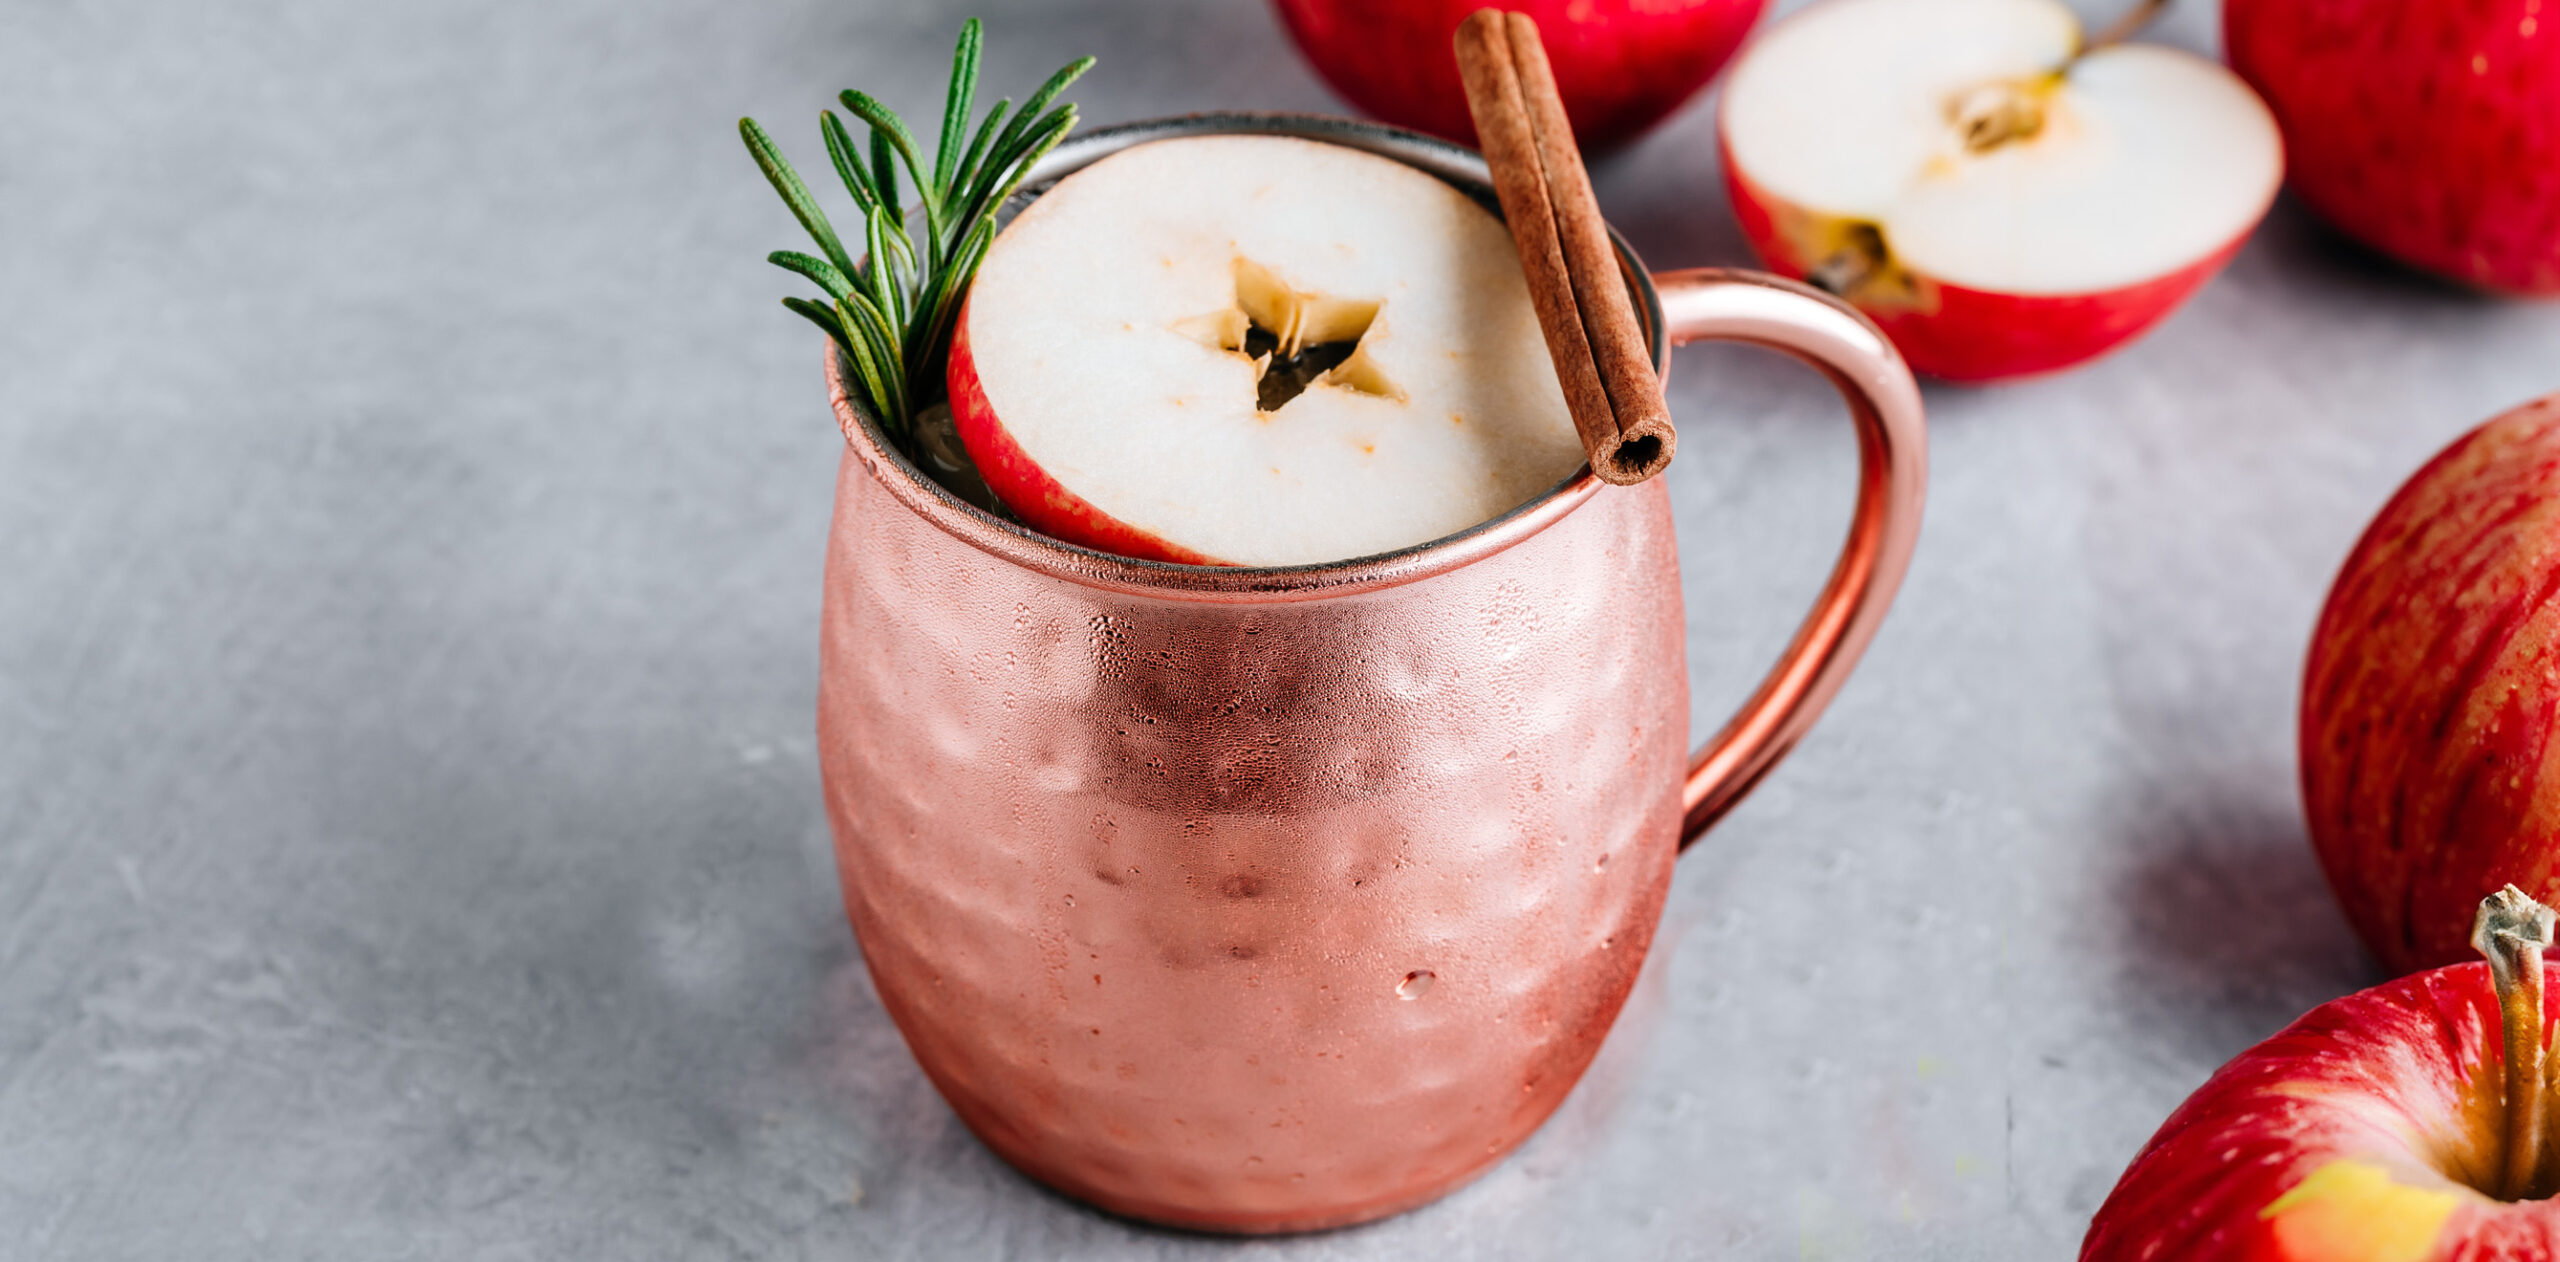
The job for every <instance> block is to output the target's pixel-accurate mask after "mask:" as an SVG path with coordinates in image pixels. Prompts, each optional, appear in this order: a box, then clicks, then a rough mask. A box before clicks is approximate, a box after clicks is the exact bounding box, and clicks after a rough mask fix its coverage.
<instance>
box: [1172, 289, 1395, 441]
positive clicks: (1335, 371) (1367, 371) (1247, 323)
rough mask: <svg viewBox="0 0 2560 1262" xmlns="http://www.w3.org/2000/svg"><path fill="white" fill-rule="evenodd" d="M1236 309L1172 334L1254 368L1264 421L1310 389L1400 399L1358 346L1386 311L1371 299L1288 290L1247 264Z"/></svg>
mask: <svg viewBox="0 0 2560 1262" xmlns="http://www.w3.org/2000/svg"><path fill="white" fill-rule="evenodd" d="M1235 279H1236V300H1235V305H1233V306H1230V307H1221V308H1219V309H1218V310H1216V311H1212V312H1208V313H1207V314H1205V315H1196V316H1192V317H1190V318H1189V319H1186V320H1183V321H1181V322H1179V323H1177V324H1176V325H1175V326H1174V327H1175V329H1176V330H1177V331H1179V332H1181V333H1182V334H1183V335H1184V336H1186V337H1189V338H1191V339H1192V340H1194V341H1197V342H1199V343H1201V344H1203V345H1206V346H1213V347H1216V348H1217V349H1219V350H1223V351H1233V352H1235V353H1236V354H1239V355H1242V356H1244V357H1245V358H1247V359H1250V360H1252V361H1253V364H1254V368H1255V370H1256V382H1255V387H1254V407H1255V408H1256V410H1258V411H1260V412H1262V413H1264V414H1265V415H1268V414H1270V413H1273V412H1277V411H1279V410H1280V409H1281V408H1282V407H1283V406H1285V405H1286V404H1287V403H1288V402H1289V400H1291V399H1294V398H1297V397H1298V396H1299V395H1301V394H1304V393H1306V391H1307V389H1308V387H1310V386H1318V385H1325V386H1340V387H1342V388H1344V389H1346V390H1355V391H1358V392H1360V393H1362V394H1373V395H1378V396H1380V397H1382V398H1389V399H1402V398H1403V397H1404V391H1402V390H1399V389H1397V388H1396V386H1395V383H1394V382H1391V381H1389V380H1387V378H1386V375H1385V374H1384V373H1381V372H1379V371H1378V365H1377V363H1376V361H1374V360H1372V359H1370V358H1369V356H1368V355H1367V354H1366V353H1365V352H1364V351H1363V350H1362V348H1361V339H1362V338H1364V337H1365V336H1367V334H1368V332H1369V327H1370V326H1371V325H1372V324H1375V323H1376V322H1377V319H1378V309H1379V308H1380V307H1381V306H1383V305H1384V304H1383V303H1381V302H1379V301H1378V300H1377V299H1374V298H1336V297H1333V296H1331V295H1328V294H1318V293H1310V292H1307V291H1304V290H1299V289H1293V288H1291V287H1290V286H1289V283H1288V282H1286V281H1284V280H1281V279H1280V277H1279V276H1278V275H1277V274H1276V273H1274V272H1273V271H1272V270H1271V269H1270V268H1267V267H1264V266H1263V265H1261V264H1259V263H1256V262H1254V261H1253V260H1251V259H1248V258H1238V259H1237V260H1236V265H1235Z"/></svg>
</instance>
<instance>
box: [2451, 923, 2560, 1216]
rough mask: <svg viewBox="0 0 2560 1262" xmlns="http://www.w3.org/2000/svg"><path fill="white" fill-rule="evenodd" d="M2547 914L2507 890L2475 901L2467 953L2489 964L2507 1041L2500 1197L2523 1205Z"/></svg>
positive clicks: (2539, 1071) (2538, 1117) (2538, 1148)
mask: <svg viewBox="0 0 2560 1262" xmlns="http://www.w3.org/2000/svg"><path fill="white" fill-rule="evenodd" d="M2555 919H2560V918H2555V916H2554V915H2553V913H2552V910H2551V909H2550V908H2548V907H2545V906H2543V905H2542V904H2540V903H2537V902H2535V901H2533V898H2532V896H2530V895H2528V894H2526V893H2525V892H2524V891H2523V890H2520V889H2517V888H2516V887H2515V886H2513V885H2510V886H2508V887H2506V888H2505V889H2502V890H2499V891H2498V892H2497V893H2495V894H2491V895H2490V896H2488V897H2487V898H2484V899H2482V900H2480V911H2479V914H2478V915H2477V916H2476V917H2474V918H2473V920H2472V922H2471V946H2472V949H2473V950H2476V951H2478V952H2479V953H2480V954H2482V955H2484V956H2487V957H2488V959H2489V979H2490V982H2491V984H2493V985H2494V986H2496V987H2497V992H2498V1022H2499V1025H2500V1027H2501V1029H2502V1030H2503V1032H2504V1034H2505V1036H2506V1038H2505V1043H2506V1071H2507V1082H2506V1144H2505V1148H2504V1152H2505V1159H2504V1161H2503V1162H2502V1164H2501V1166H2500V1170H2499V1176H2498V1194H2499V1195H2500V1196H2502V1197H2504V1198H2505V1199H2507V1200H2510V1201H2514V1200H2522V1199H2524V1198H2525V1197H2527V1196H2530V1195H2532V1194H2533V1193H2534V1190H2535V1184H2536V1182H2537V1181H2538V1180H2539V1178H2540V1176H2541V1171H2542V1131H2543V1119H2542V1110H2543V1106H2542V1091H2543V1066H2542V1060H2543V1046H2542V950H2543V948H2544V947H2547V946H2550V945H2551V941H2552V926H2553V923H2554V921H2555Z"/></svg>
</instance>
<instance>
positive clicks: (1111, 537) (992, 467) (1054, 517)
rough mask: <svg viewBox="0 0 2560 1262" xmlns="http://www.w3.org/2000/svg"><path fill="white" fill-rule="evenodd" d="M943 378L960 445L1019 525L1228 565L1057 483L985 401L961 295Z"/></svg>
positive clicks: (1119, 549) (1180, 559)
mask: <svg viewBox="0 0 2560 1262" xmlns="http://www.w3.org/2000/svg"><path fill="white" fill-rule="evenodd" d="M945 382H946V384H947V385H948V386H949V387H950V390H951V420H952V424H953V425H954V427H955V428H957V429H958V430H959V431H960V445H961V446H963V447H966V448H968V449H969V458H970V459H971V460H972V461H975V462H976V463H977V466H978V475H979V476H980V477H982V478H985V479H986V482H987V489H988V490H990V491H993V492H995V496H996V498H997V499H1000V500H1002V501H1004V506H1005V507H1007V508H1010V509H1012V510H1013V513H1014V515H1015V516H1017V517H1020V518H1021V519H1022V522H1023V524H1024V525H1026V526H1029V527H1031V528H1032V529H1033V530H1037V531H1039V532H1040V533H1042V534H1044V535H1047V536H1049V537H1050V538H1052V539H1057V540H1061V541H1063V542H1066V543H1072V544H1075V545H1076V546H1078V547H1084V548H1091V549H1093V550H1094V551H1096V552H1112V553H1117V554H1119V555H1121V556H1125V557H1135V558H1137V559H1138V560H1141V561H1171V562H1173V563H1175V564H1177V565H1224V564H1226V562H1223V561H1218V560H1215V559H1213V558H1210V557H1206V556H1202V555H1201V554H1199V553H1197V552H1194V551H1192V550H1191V549H1189V548H1185V547H1182V546H1181V545H1179V544H1175V543H1171V542H1168V541H1166V540H1165V539H1164V538H1162V537H1160V536H1158V535H1156V534H1154V533H1152V532H1149V531H1145V530H1140V529H1138V528H1137V527H1135V526H1132V525H1130V524H1129V523H1127V522H1125V521H1122V520H1120V519H1119V518H1117V517H1114V516H1112V515H1111V514H1109V513H1106V512H1104V511H1102V510H1101V509H1099V508H1096V507H1094V506H1093V505H1092V504H1091V503H1088V502H1087V501H1085V500H1084V499H1083V498H1082V497H1080V496H1078V495H1077V494H1076V493H1075V492H1073V491H1070V490H1068V489H1067V488H1066V487H1064V486H1062V485H1060V484H1059V482H1058V480H1057V479H1056V478H1054V477H1051V476H1050V475H1049V471H1048V470H1046V469H1043V468H1041V467H1040V466H1039V465H1038V464H1037V463H1035V462H1034V461H1033V460H1032V459H1031V457H1030V455H1029V454H1028V453H1026V452H1024V451H1023V450H1022V445H1021V444H1020V443H1017V442H1015V441H1014V439H1013V435H1012V434H1011V433H1010V432H1008V431H1007V430H1006V429H1005V427H1004V422H1003V421H1001V420H998V419H997V418H996V409H995V405H994V404H992V403H990V402H988V401H987V391H986V387H985V386H984V385H982V384H981V383H980V382H979V380H978V361H977V357H976V356H975V355H974V354H972V353H971V352H970V350H969V306H968V303H967V302H966V301H963V302H962V303H961V306H960V319H959V321H958V323H957V328H956V329H955V330H954V331H953V333H952V335H951V364H950V368H949V370H948V372H947V374H946V376H945Z"/></svg>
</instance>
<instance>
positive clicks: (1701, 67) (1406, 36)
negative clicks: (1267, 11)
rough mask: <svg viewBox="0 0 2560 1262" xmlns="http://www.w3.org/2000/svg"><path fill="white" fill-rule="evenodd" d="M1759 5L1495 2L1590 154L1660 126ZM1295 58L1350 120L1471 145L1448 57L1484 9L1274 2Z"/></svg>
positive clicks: (1719, 60)
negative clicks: (1541, 51)
mask: <svg viewBox="0 0 2560 1262" xmlns="http://www.w3.org/2000/svg"><path fill="white" fill-rule="evenodd" d="M1763 3H1764V0H1505V3H1503V4H1501V5H1499V6H1497V7H1500V8H1504V9H1510V10H1514V11H1517V12H1521V13H1526V14H1528V15H1529V16H1530V17H1532V18H1534V19H1536V20H1537V23H1538V34H1539V40H1540V42H1541V43H1543V44H1544V45H1545V46H1546V50H1547V60H1548V61H1549V62H1551V63H1552V64H1553V65H1554V66H1555V72H1556V90H1557V91H1558V92H1559V93H1560V94H1562V95H1563V97H1564V108H1565V113H1566V114H1567V115H1568V116H1570V117H1571V118H1572V119H1573V134H1574V138H1575V139H1576V140H1578V141H1580V142H1581V144H1582V147H1583V148H1585V149H1590V150H1599V149H1610V148H1615V147H1616V146H1618V145H1622V144H1625V143H1626V142H1627V141H1629V140H1633V139H1634V138H1635V137H1636V136H1638V135H1639V134H1641V133H1643V132H1644V130H1645V129H1647V128H1649V127H1651V126H1653V125H1654V124H1655V123H1658V122H1660V121H1662V120H1663V119H1664V118H1665V117H1667V116H1668V115H1670V113H1671V112H1672V111H1673V110H1676V109H1678V108H1680V106H1681V104H1682V103H1683V102H1685V101H1687V100H1688V99H1689V98H1690V97H1691V96H1694V95H1696V94H1697V91H1698V89H1700V88H1703V87H1705V86H1706V85H1707V81H1708V80H1709V79H1712V78H1714V77H1715V74H1716V71H1718V70H1720V69H1722V68H1723V67H1724V63H1725V62H1726V61H1727V60H1728V59H1730V58H1731V57H1732V56H1733V50H1734V49H1736V48H1738V47H1740V46H1741V44H1742V37H1743V36H1744V35H1746V34H1749V33H1750V31H1751V25H1752V23H1754V22H1756V21H1758V20H1759V18H1760V9H1761V6H1762V4H1763ZM1274 7H1276V8H1278V9H1279V11H1280V19H1281V21H1282V23H1283V24H1285V25H1286V26H1287V27H1288V29H1289V34H1290V36H1291V37H1292V38H1294V39H1295V40H1297V42H1298V49H1299V51H1301V52H1303V53H1305V54H1306V57H1307V60H1308V61H1309V62H1310V63H1312V64H1313V65H1314V66H1315V68H1316V73H1318V74H1320V75H1322V76H1324V80H1325V82H1327V83H1329V84H1332V85H1333V89H1334V90H1335V91H1336V92H1339V93H1341V94H1342V95H1343V97H1344V98H1345V99H1347V100H1349V101H1350V102H1351V103H1352V104H1353V105H1355V106H1358V107H1359V108H1360V109H1361V110H1363V111H1365V112H1367V113H1369V114H1371V115H1374V116H1375V117H1377V118H1380V119H1383V120H1385V121H1387V122H1390V123H1395V124H1398V125H1400V126H1405V127H1412V128H1416V129H1419V130H1421V131H1427V132H1430V133H1431V134H1433V135H1435V136H1441V137H1444V138H1446V139H1449V140H1454V141H1457V142H1458V143H1459V144H1463V145H1472V144H1474V143H1475V137H1476V131H1475V124H1474V123H1473V122H1472V121H1471V120H1470V119H1469V118H1468V116H1467V96H1466V89H1465V88H1464V87H1462V86H1460V84H1459V82H1458V62H1457V56H1456V54H1455V52H1454V51H1453V50H1452V44H1453V41H1454V40H1455V39H1456V37H1457V33H1458V23H1459V22H1461V21H1464V20H1465V19H1466V16H1467V15H1468V14H1470V13H1473V12H1475V11H1476V10H1478V9H1481V8H1484V7H1485V3H1484V0H1274Z"/></svg>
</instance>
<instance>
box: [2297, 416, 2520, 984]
mask: <svg viewBox="0 0 2560 1262" xmlns="http://www.w3.org/2000/svg"><path fill="white" fill-rule="evenodd" d="M2555 736H2560V395H2554V396H2552V397H2550V398H2546V399H2543V400H2541V401H2539V402H2536V403H2531V404H2527V405H2525V406H2524V407H2521V408H2517V409H2516V410H2514V411H2512V412H2509V413H2507V414H2506V415H2504V416H2501V417H2499V418H2497V419H2496V420H2493V421H2490V422H2489V423H2488V424H2486V425H2483V426H2481V427H2480V428H2478V429H2475V430H2473V431H2471V432H2470V433H2469V434H2466V435H2464V436H2463V437H2462V438H2460V439H2458V440H2456V441H2455V442H2454V443H2453V445H2452V446H2450V447H2447V448H2446V449H2445V450H2444V451H2443V452H2442V453H2440V454H2438V455H2437V456H2436V458H2435V459H2434V460H2432V461H2429V462H2428V463H2427V465H2426V467H2424V468H2422V469H2420V470H2418V472H2417V473H2416V475H2414V476H2412V477H2411V478H2410V479H2409V481H2408V483H2407V484H2406V485H2404V486H2402V487H2401V488H2400V490H2399V492H2398V493H2397V494H2395V495H2393V496H2392V497H2391V501H2390V503H2388V504H2386V505H2384V506H2383V509H2382V513H2381V515H2380V516H2378V517H2376V518H2374V521H2373V524H2372V525H2371V526H2369V527H2367V528H2366V530H2365V533H2364V537H2363V538H2362V539H2361V540H2359V541H2357V543H2356V546H2355V550H2354V551H2353V552H2351V553H2349V554H2348V556H2347V561H2346V565H2345V566H2344V567H2343V568H2342V569H2340V571H2339V572H2338V578H2337V583H2336V585H2335V586H2333V587H2332V588H2331V589H2330V591H2329V600H2328V604H2327V606H2326V607H2325V608H2323V609H2322V610H2321V613H2320V621H2319V625H2318V627H2317V629H2316V630H2314V631H2313V633H2312V637H2311V652H2310V660H2309V663H2308V665H2307V666H2306V667H2305V669H2304V672H2303V682H2302V715H2301V744H2302V796H2303V805H2304V808H2305V811H2306V814H2307V815H2308V816H2309V821H2310V826H2311V840H2312V844H2313V847H2314V848H2315V849H2316V850H2317V851H2318V852H2319V855H2320V863H2321V866H2322V867H2323V868H2324V869H2326V870H2327V872H2328V877H2329V885H2330V888H2331V889H2333V890H2335V891H2336V893H2337V895H2338V901H2339V903H2340V904H2341V905H2343V906H2344V907H2345V909H2346V913H2347V919H2348V921H2349V922H2350V923H2351V924H2353V925H2354V926H2355V929H2356V932H2357V933H2358V934H2359V935H2361V936H2362V937H2363V938H2364V941H2365V945H2366V946H2368V947H2369V948H2371V949H2372V951H2373V953H2374V954H2375V955H2376V956H2378V957H2380V958H2381V960H2382V962H2383V963H2384V964H2386V965H2389V966H2390V967H2391V968H2392V969H2394V970H2397V971H2406V970H2409V969H2414V968H2424V967H2429V966H2432V965H2437V964H2444V963H2448V962H2450V961H2453V960H2456V959H2460V958H2461V957H2462V955H2463V944H2464V940H2465V939H2464V935H2465V934H2466V933H2467V932H2468V931H2469V928H2470V905H2471V900H2472V898H2474V897H2475V896H2477V894H2478V893H2479V891H2481V890H2482V889H2485V888H2490V887H2494V886H2496V885H2499V884H2501V883H2504V882H2509V881H2512V882H2514V883H2515V884H2517V885H2519V886H2522V887H2523V888H2524V889H2525V891H2526V892H2528V893H2531V894H2533V895H2534V896H2536V897H2539V898H2552V897H2554V896H2556V895H2560V742H2555V741H2554V739H2553V738H2554V737H2555Z"/></svg>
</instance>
